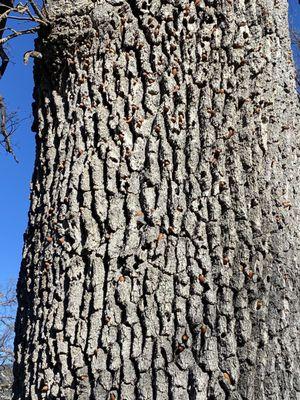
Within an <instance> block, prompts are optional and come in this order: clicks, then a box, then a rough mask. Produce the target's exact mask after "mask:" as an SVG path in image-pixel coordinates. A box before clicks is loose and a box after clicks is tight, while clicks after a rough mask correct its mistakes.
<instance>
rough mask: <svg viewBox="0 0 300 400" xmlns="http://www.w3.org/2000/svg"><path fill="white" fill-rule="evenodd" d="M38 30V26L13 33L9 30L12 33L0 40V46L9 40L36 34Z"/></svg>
mask: <svg viewBox="0 0 300 400" xmlns="http://www.w3.org/2000/svg"><path fill="white" fill-rule="evenodd" d="M39 28H40V27H39V26H35V27H34V28H31V29H25V30H24V31H15V30H13V29H11V30H12V31H13V33H12V34H11V35H8V36H6V37H5V38H2V39H0V45H1V44H3V43H6V42H8V41H9V40H11V39H13V38H15V37H17V36H21V35H27V34H29V33H34V32H37V31H38V30H39Z"/></svg>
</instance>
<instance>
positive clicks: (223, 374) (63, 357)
mask: <svg viewBox="0 0 300 400" xmlns="http://www.w3.org/2000/svg"><path fill="white" fill-rule="evenodd" d="M48 12H49V14H50V19H51V21H52V25H51V27H50V28H48V29H44V28H43V29H42V30H41V32H40V35H39V38H38V40H37V43H36V50H37V51H39V52H41V53H42V55H43V59H42V60H36V62H35V71H34V75H35V92H34V98H35V103H34V129H35V130H36V132H37V135H36V143H37V153H36V163H35V170H34V175H33V181H32V193H31V208H30V212H29V225H28V229H27V231H26V234H25V246H24V255H23V262H22V267H21V272H20V278H19V283H18V300H19V309H18V316H17V321H16V340H15V351H16V362H15V366H14V376H15V384H14V399H15V400H21V399H22V400H24V399H31V400H37V399H67V400H73V399H80V400H84V399H95V400H96V399H97V400H102V399H103V400H104V399H110V400H114V399H118V400H121V399H122V400H125V399H126V400H133V399H139V400H146V399H149V400H150V399H151V400H152V399H153V400H154V399H157V400H164V399H165V400H167V399H170V400H179V399H180V400H188V399H189V400H206V399H210V400H213V399H216V400H221V399H222V400H223V399H231V400H233V399H234V400H238V399H239V400H241V399H244V400H273V399H274V400H275V399H278V400H282V399H286V400H288V399H290V400H296V399H298V400H299V396H300V377H299V347H300V346H299V317H300V315H299V228H298V226H299V210H298V207H299V201H300V198H299V188H298V185H299V136H298V129H299V125H298V120H299V103H298V98H297V94H296V89H295V71H294V66H293V62H292V60H291V51H290V40H289V34H288V22H287V4H286V2H285V1H282V0H268V1H267V0H252V1H249V0H234V1H231V0H227V1H225V0H224V1H223V0H222V1H215V0H206V1H203V0H196V1H186V0H169V1H166V0H137V1H130V0H127V1H121V0H120V1H117V0H110V1H109V0H99V1H97V2H95V3H92V2H87V1H80V2H77V3H76V2H72V3H69V2H63V1H55V2H54V1H53V3H49V4H48Z"/></svg>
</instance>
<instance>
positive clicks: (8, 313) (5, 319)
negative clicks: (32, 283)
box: [0, 283, 16, 366]
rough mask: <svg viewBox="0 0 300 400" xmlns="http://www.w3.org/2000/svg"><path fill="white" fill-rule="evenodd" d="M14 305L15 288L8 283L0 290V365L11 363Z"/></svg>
mask: <svg viewBox="0 0 300 400" xmlns="http://www.w3.org/2000/svg"><path fill="white" fill-rule="evenodd" d="M15 307H16V295H15V288H14V285H13V284H12V283H10V284H9V285H8V286H7V287H6V288H2V290H0V366H3V365H4V364H12V363H13V348H12V341H13V336H14V320H15Z"/></svg>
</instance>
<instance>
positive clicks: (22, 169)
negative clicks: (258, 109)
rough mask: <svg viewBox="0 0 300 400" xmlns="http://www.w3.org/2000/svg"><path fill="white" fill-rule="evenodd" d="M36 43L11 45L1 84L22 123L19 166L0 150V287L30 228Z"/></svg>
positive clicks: (297, 17)
mask: <svg viewBox="0 0 300 400" xmlns="http://www.w3.org/2000/svg"><path fill="white" fill-rule="evenodd" d="M282 1H284V0H282ZM289 4H290V20H291V23H292V24H293V25H294V26H295V28H296V29H299V30H300V5H299V4H298V0H290V1H289ZM33 40H34V36H33V35H29V36H23V37H21V38H16V39H14V40H13V41H11V42H10V44H9V47H8V53H9V55H10V60H11V62H10V64H9V66H8V68H7V71H6V73H5V75H4V77H3V79H2V80H1V81H0V95H2V96H3V97H4V98H5V102H6V105H7V108H8V111H11V112H17V116H18V119H19V120H21V122H20V124H19V127H18V129H17V131H16V132H15V134H14V136H13V144H14V148H15V152H16V155H17V157H18V159H19V164H16V163H15V161H14V160H13V158H12V157H11V156H9V155H8V154H6V153H5V152H4V150H3V149H2V148H0V187H1V190H0V286H2V285H5V284H6V282H7V281H8V280H11V279H16V278H17V276H18V271H19V267H20V261H21V254H22V246H23V233H24V231H25V229H26V225H27V212H28V208H29V184H30V180H31V175H32V171H33V163H34V151H35V149H34V134H33V133H32V132H31V123H32V112H31V103H32V91H33V80H32V61H30V62H29V64H28V65H27V66H26V65H24V64H23V54H24V53H25V52H26V51H28V50H32V49H33ZM299 60H300V57H299Z"/></svg>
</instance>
